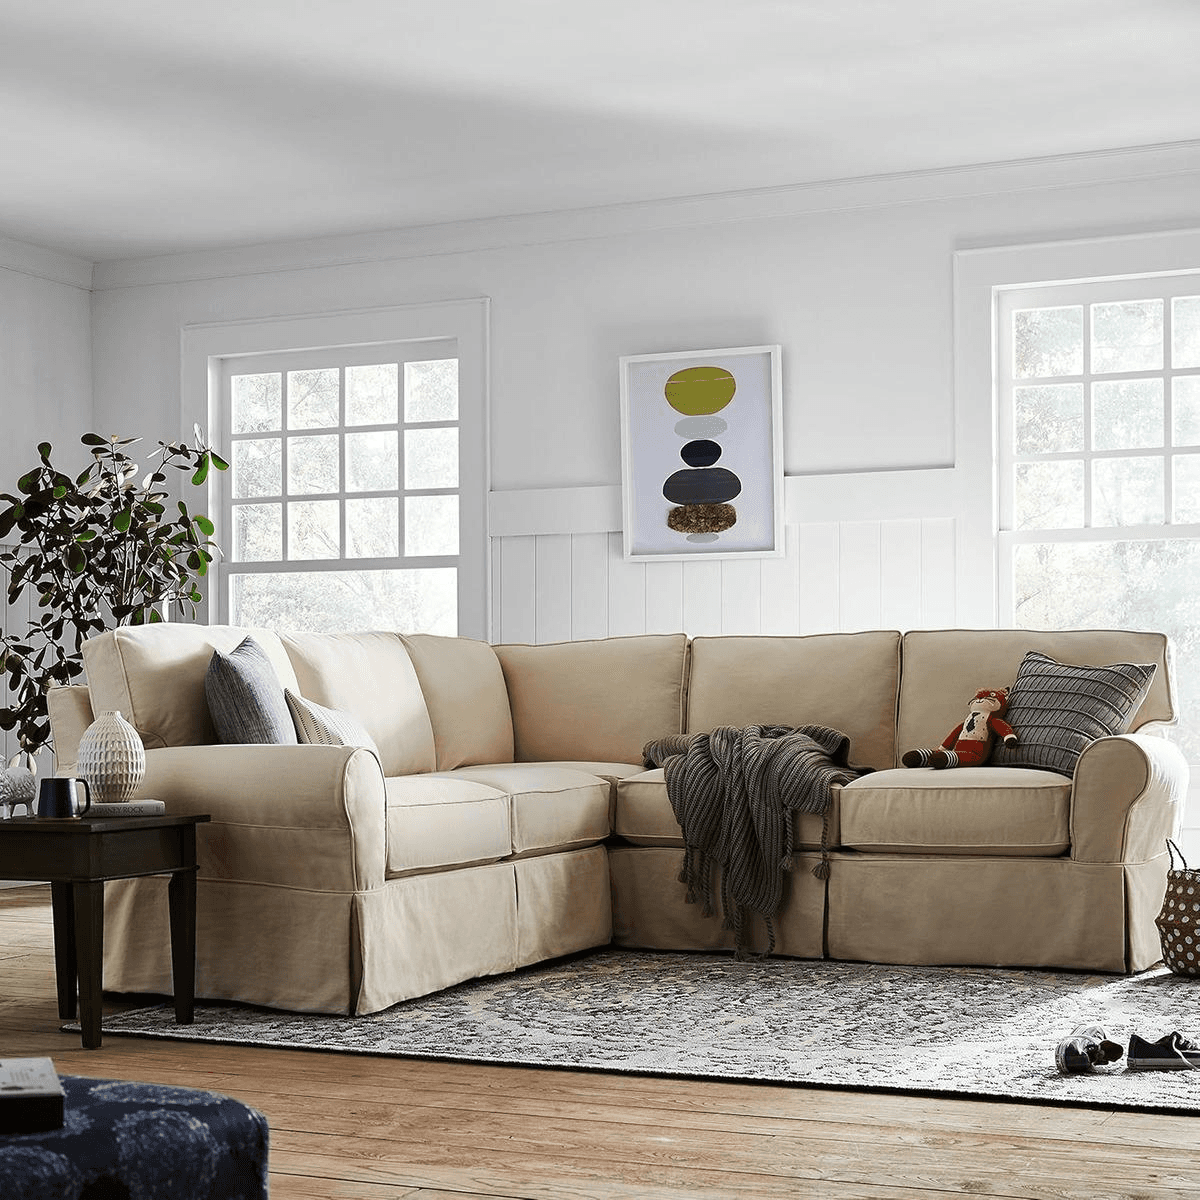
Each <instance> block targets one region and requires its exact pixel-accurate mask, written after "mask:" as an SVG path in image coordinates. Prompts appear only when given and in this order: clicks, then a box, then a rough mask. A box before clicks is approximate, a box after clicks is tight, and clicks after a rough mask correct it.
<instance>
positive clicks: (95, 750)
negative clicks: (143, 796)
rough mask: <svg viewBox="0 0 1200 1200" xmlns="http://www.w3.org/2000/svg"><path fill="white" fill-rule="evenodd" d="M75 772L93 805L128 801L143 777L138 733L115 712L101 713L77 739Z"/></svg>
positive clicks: (143, 761)
mask: <svg viewBox="0 0 1200 1200" xmlns="http://www.w3.org/2000/svg"><path fill="white" fill-rule="evenodd" d="M76 772H77V773H78V775H79V777H80V779H86V780H87V783H88V788H89V789H90V791H91V797H92V803H93V804H113V803H116V802H119V801H121V800H128V799H129V797H130V796H132V795H133V793H134V792H136V791H137V787H138V784H139V783H141V782H142V776H144V775H145V774H146V748H145V746H143V745H142V739H141V738H140V737H139V736H138V731H137V730H136V729H134V727H133V726H132V725H130V723H129V722H128V721H127V720H125V718H124V717H123V716H121V714H120V713H119V712H117V711H116V710H115V709H109V710H107V711H105V712H102V713H101V714H100V715H99V716H98V717H97V718H96V719H95V720H94V721H93V722H92V723H91V724H90V725H89V726H88V727H87V730H86V731H85V732H84V735H83V737H81V738H80V739H79V758H78V763H77V766H76Z"/></svg>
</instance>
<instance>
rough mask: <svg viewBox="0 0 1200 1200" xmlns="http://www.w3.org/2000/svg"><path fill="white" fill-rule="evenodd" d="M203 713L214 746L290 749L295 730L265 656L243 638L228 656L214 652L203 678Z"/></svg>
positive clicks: (248, 640)
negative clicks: (216, 742) (205, 707)
mask: <svg viewBox="0 0 1200 1200" xmlns="http://www.w3.org/2000/svg"><path fill="white" fill-rule="evenodd" d="M204 694H205V696H206V697H207V699H208V711H209V714H210V716H211V717H212V722H213V725H214V726H215V727H216V730H217V737H218V739H219V740H220V741H222V742H226V743H232V744H236V745H248V744H261V743H265V744H268V745H284V746H294V745H295V744H296V729H295V726H293V724H292V718H291V716H290V714H289V713H288V706H287V701H286V700H285V699H284V698H283V685H282V684H281V683H280V682H279V676H278V675H276V674H275V668H274V667H273V666H272V665H271V660H270V659H269V658H268V657H267V652H266V651H265V650H264V649H263V648H262V647H261V646H260V645H259V644H258V643H257V642H256V641H255V640H254V639H253V638H252V637H245V638H243V639H242V640H241V641H240V642H239V643H238V645H237V647H236V649H234V650H232V651H231V652H230V653H229V654H222V653H221V651H220V650H214V651H213V656H212V658H211V659H210V660H209V663H208V671H207V673H206V674H205V676H204Z"/></svg>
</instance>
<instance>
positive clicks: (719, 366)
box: [621, 346, 783, 559]
mask: <svg viewBox="0 0 1200 1200" xmlns="http://www.w3.org/2000/svg"><path fill="white" fill-rule="evenodd" d="M782 413H783V396H782V388H781V369H780V348H779V347H778V346H739V347H736V348H734V349H729V350H687V351H682V352H679V353H673V354H636V355H631V356H628V357H626V358H622V359H621V485H622V509H623V516H624V534H625V557H626V558H627V559H688V558H698V557H705V558H733V557H738V558H741V557H758V558H769V557H776V556H778V555H781V554H782V553H783V430H782Z"/></svg>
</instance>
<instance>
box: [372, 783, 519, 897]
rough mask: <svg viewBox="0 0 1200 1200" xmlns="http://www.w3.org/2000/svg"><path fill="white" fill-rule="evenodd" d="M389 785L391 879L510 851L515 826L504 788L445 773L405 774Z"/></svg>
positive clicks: (493, 858)
mask: <svg viewBox="0 0 1200 1200" xmlns="http://www.w3.org/2000/svg"><path fill="white" fill-rule="evenodd" d="M384 787H385V789H386V795H387V875H388V878H389V879H391V878H395V877H396V876H398V875H408V874H412V873H413V872H416V871H428V870H434V869H437V868H445V867H465V866H468V865H470V864H474V863H485V862H495V861H496V860H497V859H501V858H507V857H508V855H509V853H510V850H511V846H512V831H511V828H510V826H509V803H508V797H507V796H506V795H505V794H504V792H503V791H500V790H499V789H497V788H492V787H488V786H487V785H486V784H482V783H477V782H475V781H473V780H470V779H451V778H448V777H447V776H445V775H400V776H395V777H393V778H391V779H387V780H385V781H384Z"/></svg>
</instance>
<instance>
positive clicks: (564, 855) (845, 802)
mask: <svg viewBox="0 0 1200 1200" xmlns="http://www.w3.org/2000/svg"><path fill="white" fill-rule="evenodd" d="M247 632H250V633H252V634H253V636H254V637H255V638H256V640H258V641H259V642H260V644H261V645H262V646H263V647H264V649H265V650H266V651H267V653H268V655H269V656H270V658H271V660H272V663H273V665H274V666H275V669H276V673H277V674H278V676H279V678H280V681H281V683H282V684H283V685H284V686H285V687H289V688H291V689H293V690H296V691H299V692H300V693H301V694H302V695H303V696H305V697H307V698H308V699H310V700H313V701H315V702H317V703H318V704H323V705H326V706H328V707H331V708H337V709H343V710H346V711H349V712H351V713H353V714H354V715H355V716H357V717H358V718H359V719H360V720H361V721H362V723H363V724H364V725H365V726H366V728H367V730H368V731H369V732H370V734H371V735H372V737H373V738H374V740H375V742H376V744H377V746H378V750H379V756H378V757H376V754H375V753H373V752H372V751H371V750H368V749H363V748H355V747H345V746H311V745H300V746H262V745H253V746H241V745H216V744H213V741H214V734H213V729H212V724H211V721H210V719H209V715H208V709H207V705H206V702H205V693H204V675H205V671H206V668H207V666H208V662H209V658H210V657H211V654H212V651H213V649H214V648H219V649H221V650H223V651H226V652H228V651H230V650H232V649H233V648H234V647H235V646H236V645H237V644H238V643H239V642H240V641H241V639H242V638H243V636H244V635H245V634H246V633H247ZM1029 649H1037V650H1041V651H1043V652H1045V653H1047V654H1050V655H1052V656H1054V657H1055V658H1057V659H1059V660H1060V661H1063V662H1072V663H1079V664H1102V663H1110V662H1117V661H1132V662H1153V663H1156V664H1157V666H1158V669H1157V671H1156V674H1155V678H1154V681H1153V684H1152V686H1151V688H1150V690H1149V692H1148V693H1147V695H1146V697H1145V699H1144V700H1143V702H1142V704H1141V708H1140V710H1139V711H1138V713H1137V715H1136V718H1135V720H1134V722H1133V726H1132V732H1130V733H1128V734H1124V735H1121V736H1118V737H1111V738H1104V739H1102V740H1100V741H1098V742H1096V743H1094V744H1093V745H1092V746H1091V747H1090V748H1089V749H1088V750H1087V751H1085V752H1084V754H1083V756H1082V757H1081V759H1080V760H1079V765H1078V768H1077V770H1076V772H1075V776H1074V779H1069V778H1067V777H1065V776H1062V775H1055V774H1053V773H1050V772H1046V771H1040V770H1029V769H1023V768H1011V767H1005V768H1001V767H982V768H971V769H960V770H955V771H943V772H937V771H932V770H905V769H903V768H901V769H896V764H897V763H898V761H899V754H900V753H902V752H903V751H904V750H905V749H907V748H910V747H913V746H924V745H936V744H937V743H938V742H940V741H941V739H942V738H943V737H944V736H945V734H946V733H947V731H948V730H950V729H951V728H952V727H953V726H954V725H955V724H956V723H957V722H958V721H959V720H961V718H962V715H963V712H964V709H965V703H966V701H967V699H969V698H970V696H971V695H973V693H974V692H975V690H976V689H978V688H980V687H997V686H1003V685H1006V684H1009V683H1011V682H1012V680H1013V678H1014V676H1015V674H1016V671H1017V667H1018V664H1019V663H1020V661H1021V659H1022V657H1023V655H1024V653H1025V652H1026V651H1027V650H1029ZM85 666H86V670H87V679H88V686H87V687H76V688H62V689H57V690H56V691H54V692H52V693H51V718H52V723H53V731H54V737H55V744H56V748H57V755H58V764H57V770H58V772H59V773H60V774H70V773H72V772H73V770H74V758H75V754H76V748H77V746H78V743H79V738H80V736H81V734H82V732H83V730H84V729H85V728H86V727H87V725H88V723H89V722H90V721H91V719H92V714H93V712H94V711H101V710H103V709H118V710H120V711H121V712H122V713H124V715H125V716H126V717H127V718H128V719H130V720H131V721H132V722H133V724H134V725H135V726H136V727H137V728H138V730H139V731H140V733H141V735H142V738H143V741H144V742H145V744H146V748H147V754H146V760H147V772H146V777H145V780H144V782H143V784H142V788H141V794H142V795H146V796H155V797H159V798H161V799H163V800H165V801H166V803H167V807H168V811H172V812H197V813H199V812H203V813H209V814H211V816H212V822H211V824H207V825H203V826H201V827H200V829H199V836H200V863H201V865H200V876H199V889H198V891H199V896H198V905H199V914H198V961H197V994H198V995H200V996H204V997H213V998H227V999H237V1000H242V1001H246V1002H251V1003H255V1004H262V1005H268V1006H272V1007H278V1008H285V1009H294V1010H299V1011H323V1012H352V1013H370V1012H374V1011H378V1010H379V1009H382V1008H385V1007H387V1006H389V1005H391V1004H394V1003H396V1002H397V1001H400V1000H404V999H407V998H410V997H413V996H419V995H423V994H425V993H428V992H431V991H434V990H436V989H439V988H443V987H446V986H449V985H451V984H453V983H457V982H460V981H462V980H464V979H468V978H472V977H474V976H480V975H488V974H496V973H500V972H505V971H511V970H514V969H515V968H517V967H520V966H524V965H527V964H530V963H534V962H538V961H540V960H543V959H547V958H552V957H556V956H558V955H562V954H567V953H571V952H574V951H578V950H583V949H587V948H589V947H595V946H602V945H606V944H608V943H610V942H613V943H615V944H616V945H618V946H626V947H645V948H669V949H677V950H698V949H713V948H717V947H726V946H729V945H731V935H730V934H729V933H728V932H727V931H725V930H723V929H722V928H721V925H720V923H719V921H717V920H715V919H711V918H704V917H703V916H702V915H701V914H700V912H699V910H698V908H697V906H695V905H688V904H686V903H685V902H684V896H683V888H682V886H681V885H680V884H679V883H678V882H677V878H676V877H677V874H678V871H679V867H680V861H681V855H682V850H681V847H682V841H681V838H680V830H679V827H678V825H677V823H676V822H675V818H674V816H673V813H672V810H671V807H670V804H669V802H668V800H667V796H666V789H665V785H664V782H663V773H662V771H661V770H654V771H646V770H643V768H642V764H641V749H642V746H643V745H644V743H645V742H647V741H649V740H650V739H652V738H656V737H660V736H662V735H664V734H666V733H671V732H679V731H694V730H706V729H710V728H712V727H714V726H716V725H745V724H751V723H779V724H788V725H801V724H806V723H820V724H824V725H828V726H832V727H834V728H836V729H840V730H842V731H843V732H845V733H846V734H848V735H849V736H850V738H851V743H852V754H851V757H852V760H853V761H854V762H856V763H859V764H862V765H866V766H871V767H874V768H876V769H877V770H876V773H874V774H869V775H864V776H863V777H861V778H859V779H856V780H855V781H854V782H853V783H852V784H850V785H848V786H846V787H844V788H842V789H839V790H838V793H837V795H836V796H835V801H834V806H833V810H832V812H831V814H830V821H829V845H830V846H831V847H832V850H833V852H832V854H831V862H830V867H831V870H830V874H829V878H828V880H827V881H824V880H821V879H818V878H816V877H814V875H813V874H812V873H811V871H810V870H809V868H810V867H812V866H813V865H815V863H816V862H817V861H818V856H819V846H820V836H821V818H819V817H813V816H800V817H799V818H798V827H797V835H798V836H797V846H798V847H799V852H798V853H797V856H796V858H797V862H796V866H795V870H794V871H793V873H792V875H791V877H790V883H789V886H788V888H787V890H786V893H785V895H786V901H785V906H784V910H783V912H782V914H781V915H780V918H779V919H778V921H777V923H776V926H777V952H778V953H781V954H785V955H792V956H796V957H799V958H820V957H822V956H829V957H834V958H841V959H861V960H871V961H878V962H893V963H946V964H949V963H959V964H978V965H1001V966H1045V967H1068V968H1083V969H1091V970H1102V971H1118V972H1119V971H1134V970H1139V969H1142V968H1144V967H1146V966H1148V965H1150V964H1152V963H1153V962H1154V961H1156V960H1157V958H1158V941H1157V936H1156V933H1155V929H1154V924H1153V919H1154V916H1155V914H1156V913H1157V910H1158V907H1159V905H1160V903H1161V899H1162V894H1163V887H1164V876H1165V870H1166V858H1165V854H1164V838H1165V837H1167V836H1169V835H1171V834H1173V833H1174V832H1175V831H1176V830H1177V828H1178V826H1179V820H1180V814H1181V809H1182V803H1183V797H1184V792H1185V790H1186V785H1187V767H1186V765H1185V763H1184V761H1183V759H1182V756H1181V755H1180V753H1179V752H1178V750H1177V749H1176V748H1175V747H1174V746H1173V745H1172V744H1171V743H1170V742H1168V741H1167V740H1165V739H1164V738H1163V737H1161V736H1156V735H1155V734H1154V733H1153V732H1152V731H1151V727H1153V726H1155V725H1158V724H1163V723H1169V722H1171V721H1172V720H1173V719H1174V704H1173V698H1172V688H1171V678H1170V661H1169V654H1168V647H1167V644H1166V640H1165V639H1164V638H1163V637H1161V636H1160V635H1157V634H1146V633H1125V632H1119V631H1082V632H1069V633H1030V632H1026V631H1017V630H999V631H985V630H935V631H914V632H910V633H907V634H905V635H903V636H902V635H901V634H899V633H896V632H891V631H872V632H866V633H854V634H823V635H813V636H808V637H794V638H774V637H714V638H696V639H693V640H691V641H689V640H688V639H687V638H685V637H684V636H683V635H682V634H675V635H663V636H647V637H636V638H613V639H607V640H602V641H592V642H569V643H561V644H558V645H543V646H496V647H492V646H489V645H487V644H485V643H482V642H475V641H470V640H467V639H459V638H441V637H432V636H413V637H401V636H400V635H397V634H393V633H357V634H329V635H324V634H306V633H298V634H276V633H274V632H271V631H267V630H251V631H247V630H243V629H235V628H231V627H226V626H195V625H155V626H149V627H145V628H139V629H128V628H126V629H120V630H117V631H115V632H112V633H107V634H104V635H102V636H101V637H99V638H96V639H93V640H92V641H91V642H89V643H88V644H87V646H86V647H85ZM165 889H166V880H165V879H158V878H155V879H141V880H128V881H120V882H117V883H112V884H109V885H108V893H107V902H106V903H107V909H106V923H105V986H106V987H108V988H111V989H115V990H119V991H134V992H169V991H170V990H171V974H170V956H169V952H168V947H169V937H168V930H167V904H166V895H165Z"/></svg>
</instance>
